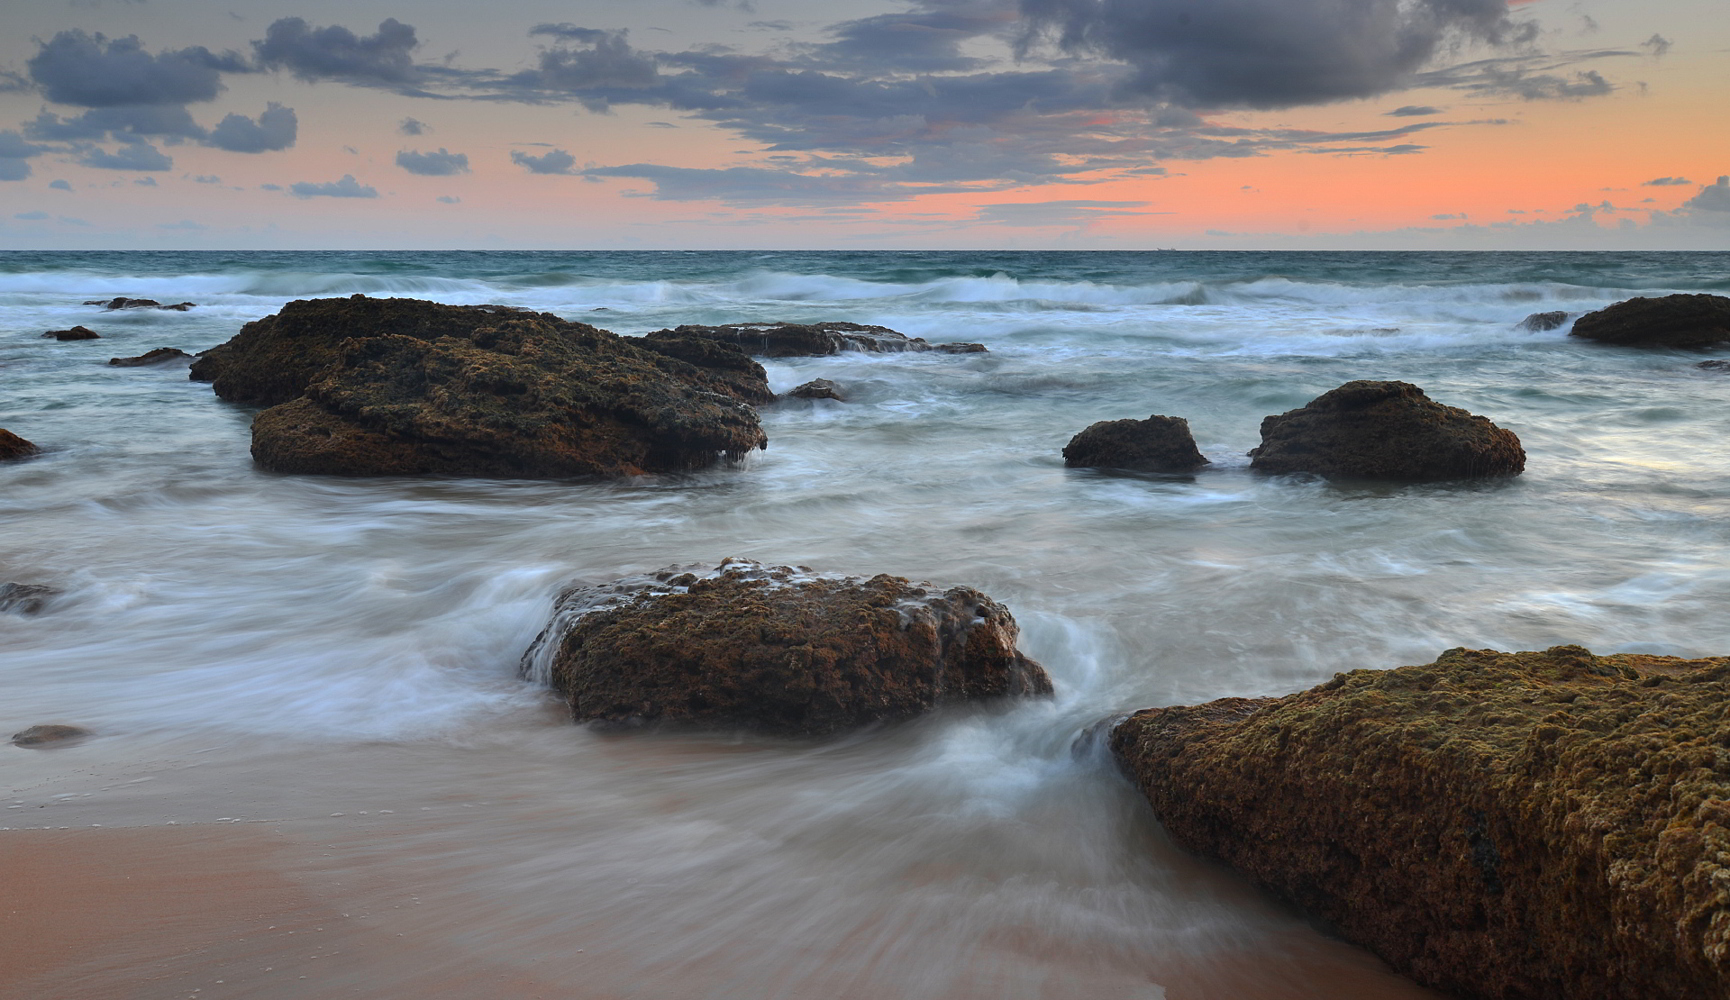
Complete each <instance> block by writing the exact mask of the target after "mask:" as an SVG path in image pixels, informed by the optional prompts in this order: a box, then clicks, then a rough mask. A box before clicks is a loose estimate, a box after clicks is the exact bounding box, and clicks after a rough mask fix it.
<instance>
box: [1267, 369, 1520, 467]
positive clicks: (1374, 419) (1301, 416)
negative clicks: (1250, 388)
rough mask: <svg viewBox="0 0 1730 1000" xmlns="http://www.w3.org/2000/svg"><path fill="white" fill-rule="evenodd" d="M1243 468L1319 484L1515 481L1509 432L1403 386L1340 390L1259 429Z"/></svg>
mask: <svg viewBox="0 0 1730 1000" xmlns="http://www.w3.org/2000/svg"><path fill="white" fill-rule="evenodd" d="M1249 454H1250V468H1252V469H1259V470H1261V471H1263V472H1275V473H1280V472H1313V473H1316V474H1318V475H1322V476H1347V477H1361V478H1367V479H1398V480H1409V481H1418V482H1423V481H1435V480H1444V479H1471V478H1479V477H1485V476H1512V475H1517V474H1519V473H1520V472H1521V471H1523V470H1524V469H1525V467H1526V452H1525V450H1524V449H1523V448H1521V447H1520V439H1519V438H1518V437H1516V436H1515V434H1514V432H1513V431H1510V430H1507V429H1505V428H1501V427H1497V426H1496V425H1495V424H1493V423H1491V422H1490V421H1489V420H1488V419H1487V418H1485V417H1480V416H1476V415H1475V414H1471V413H1467V412H1466V411H1465V410H1462V409H1460V408H1459V407H1455V406H1444V405H1442V404H1441V403H1438V402H1436V401H1434V400H1432V399H1430V398H1429V397H1428V396H1426V395H1424V391H1423V390H1422V389H1420V388H1418V387H1417V386H1415V385H1412V384H1410V383H1408V382H1376V381H1368V380H1363V381H1356V382H1347V383H1346V384H1344V385H1342V386H1340V387H1339V388H1337V389H1333V390H1331V391H1329V392H1325V393H1323V394H1321V395H1320V396H1317V397H1316V398H1315V399H1313V400H1311V401H1310V402H1309V404H1308V405H1306V406H1303V407H1300V408H1299V409H1296V410H1290V411H1288V412H1286V413H1281V414H1276V415H1274V416H1271V417H1268V418H1266V419H1264V420H1263V421H1262V422H1261V446H1260V447H1259V448H1256V449H1255V450H1253V451H1251V452H1250V453H1249Z"/></svg>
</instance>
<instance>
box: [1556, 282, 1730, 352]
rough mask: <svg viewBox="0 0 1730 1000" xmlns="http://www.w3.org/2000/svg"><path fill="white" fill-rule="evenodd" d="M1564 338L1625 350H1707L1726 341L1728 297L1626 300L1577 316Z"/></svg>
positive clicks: (1729, 328) (1729, 338)
mask: <svg viewBox="0 0 1730 1000" xmlns="http://www.w3.org/2000/svg"><path fill="white" fill-rule="evenodd" d="M1568 335H1569V336H1571V337H1583V338H1585V339H1587V340H1596V341H1599V342H1600V343H1605V344H1619V345H1622V346H1625V347H1707V346H1710V345H1712V344H1720V343H1723V342H1725V341H1730V298H1726V297H1724V296H1722V295H1665V296H1662V297H1660V298H1655V299H1649V298H1643V297H1642V298H1634V299H1628V300H1626V301H1623V302H1618V303H1616V304H1615V305H1613V306H1607V307H1605V308H1603V309H1599V310H1598V311H1596V312H1589V313H1587V314H1586V315H1584V316H1581V317H1580V318H1579V319H1577V320H1575V321H1574V328H1573V329H1572V330H1570V331H1568Z"/></svg>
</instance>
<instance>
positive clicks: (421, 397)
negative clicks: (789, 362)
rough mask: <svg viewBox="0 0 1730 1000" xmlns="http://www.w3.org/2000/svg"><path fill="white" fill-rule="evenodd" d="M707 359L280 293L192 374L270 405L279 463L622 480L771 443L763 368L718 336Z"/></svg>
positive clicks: (269, 424) (405, 308)
mask: <svg viewBox="0 0 1730 1000" xmlns="http://www.w3.org/2000/svg"><path fill="white" fill-rule="evenodd" d="M710 357H711V358H712V360H714V361H715V365H713V366H710V367H704V366H700V365H697V364H693V363H691V362H690V361H687V360H683V359H681V358H679V357H676V356H673V355H672V354H668V353H662V352H657V351H653V350H648V349H645V348H644V347H642V346H640V344H639V343H638V342H637V341H636V340H635V339H633V338H627V337H620V336H618V335H617V334H613V333H609V332H607V331H605V330H599V329H596V328H595V327H592V326H588V325H587V324H583V323H573V322H569V321H566V320H563V319H560V318H559V317H557V316H553V315H550V314H546V313H531V312H527V311H524V310H517V309H508V308H505V307H502V306H447V305H442V304H440V303H436V302H422V301H418V300H414V299H369V298H366V297H364V296H354V297H352V298H349V299H321V300H312V301H297V302H290V303H289V304H288V305H286V306H284V307H283V309H282V311H281V312H280V313H278V314H277V315H275V316H269V317H266V318H264V319H262V320H258V321H256V322H254V323H249V324H247V325H246V327H244V328H243V329H242V330H241V332H240V333H239V334H238V335H236V336H235V337H234V338H233V339H232V340H230V341H229V342H228V343H226V344H223V345H222V346H220V347H217V348H213V349H212V350H210V351H207V352H205V353H204V355H203V356H201V357H200V359H199V360H198V362H197V363H195V364H194V365H193V367H192V371H191V377H192V378H194V379H197V380H203V381H210V382H212V387H213V388H214V389H215V390H216V392H217V394H218V395H220V396H222V397H223V398H225V399H230V400H234V401H237V402H249V403H258V404H263V405H266V406H269V407H270V408H269V409H267V410H265V411H264V412H262V413H260V414H259V415H258V417H257V418H256V419H255V420H254V422H253V457H254V458H255V459H256V460H257V461H258V462H259V463H260V464H261V465H263V466H265V467H266V468H269V469H274V470H276V471H279V472H294V473H314V474H327V475H352V476H364V475H413V474H421V473H432V474H440V475H459V476H495V477H507V478H558V477H564V476H581V475H602V476H622V475H640V474H643V473H651V472H674V471H682V470H687V469H696V468H702V467H704V466H707V465H711V464H713V463H714V462H715V461H716V460H717V458H719V457H720V456H723V455H725V456H728V457H734V458H736V457H739V456H742V455H743V454H745V453H746V452H748V451H750V450H752V449H754V448H761V447H765V446H766V445H767V438H766V437H765V436H764V434H763V430H762V427H761V425H760V424H759V423H758V420H757V414H756V411H755V410H753V409H752V408H751V406H750V405H749V403H750V402H753V401H756V400H757V398H759V397H761V396H769V395H770V394H769V390H768V383H767V380H766V378H765V376H764V375H763V371H762V367H761V366H759V365H757V364H756V362H754V361H751V360H750V359H749V358H747V357H745V356H743V355H742V354H740V353H739V352H738V351H737V350H736V349H732V348H727V347H725V346H724V345H715V351H714V353H713V354H712V355H711V356H710ZM771 398H772V397H771Z"/></svg>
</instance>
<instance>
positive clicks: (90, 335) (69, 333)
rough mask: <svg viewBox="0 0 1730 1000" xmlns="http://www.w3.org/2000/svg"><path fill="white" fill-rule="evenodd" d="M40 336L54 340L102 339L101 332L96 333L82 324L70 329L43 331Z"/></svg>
mask: <svg viewBox="0 0 1730 1000" xmlns="http://www.w3.org/2000/svg"><path fill="white" fill-rule="evenodd" d="M42 336H43V337H44V338H47V337H53V338H54V339H55V340H101V339H102V334H100V333H97V332H96V331H95V330H92V329H90V328H89V327H84V326H75V327H73V328H72V329H70V330H49V331H48V332H47V333H44V334H43V335H42Z"/></svg>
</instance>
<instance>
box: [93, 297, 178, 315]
mask: <svg viewBox="0 0 1730 1000" xmlns="http://www.w3.org/2000/svg"><path fill="white" fill-rule="evenodd" d="M84 304H85V305H87V306H101V307H102V308H104V309H170V310H173V311H174V312H185V311H186V310H188V309H196V308H198V303H196V302H175V303H173V304H171V305H163V304H162V303H160V302H158V301H156V300H155V299H129V298H127V297H126V296H124V295H120V296H116V297H114V298H112V299H86V300H85V302H84Z"/></svg>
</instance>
